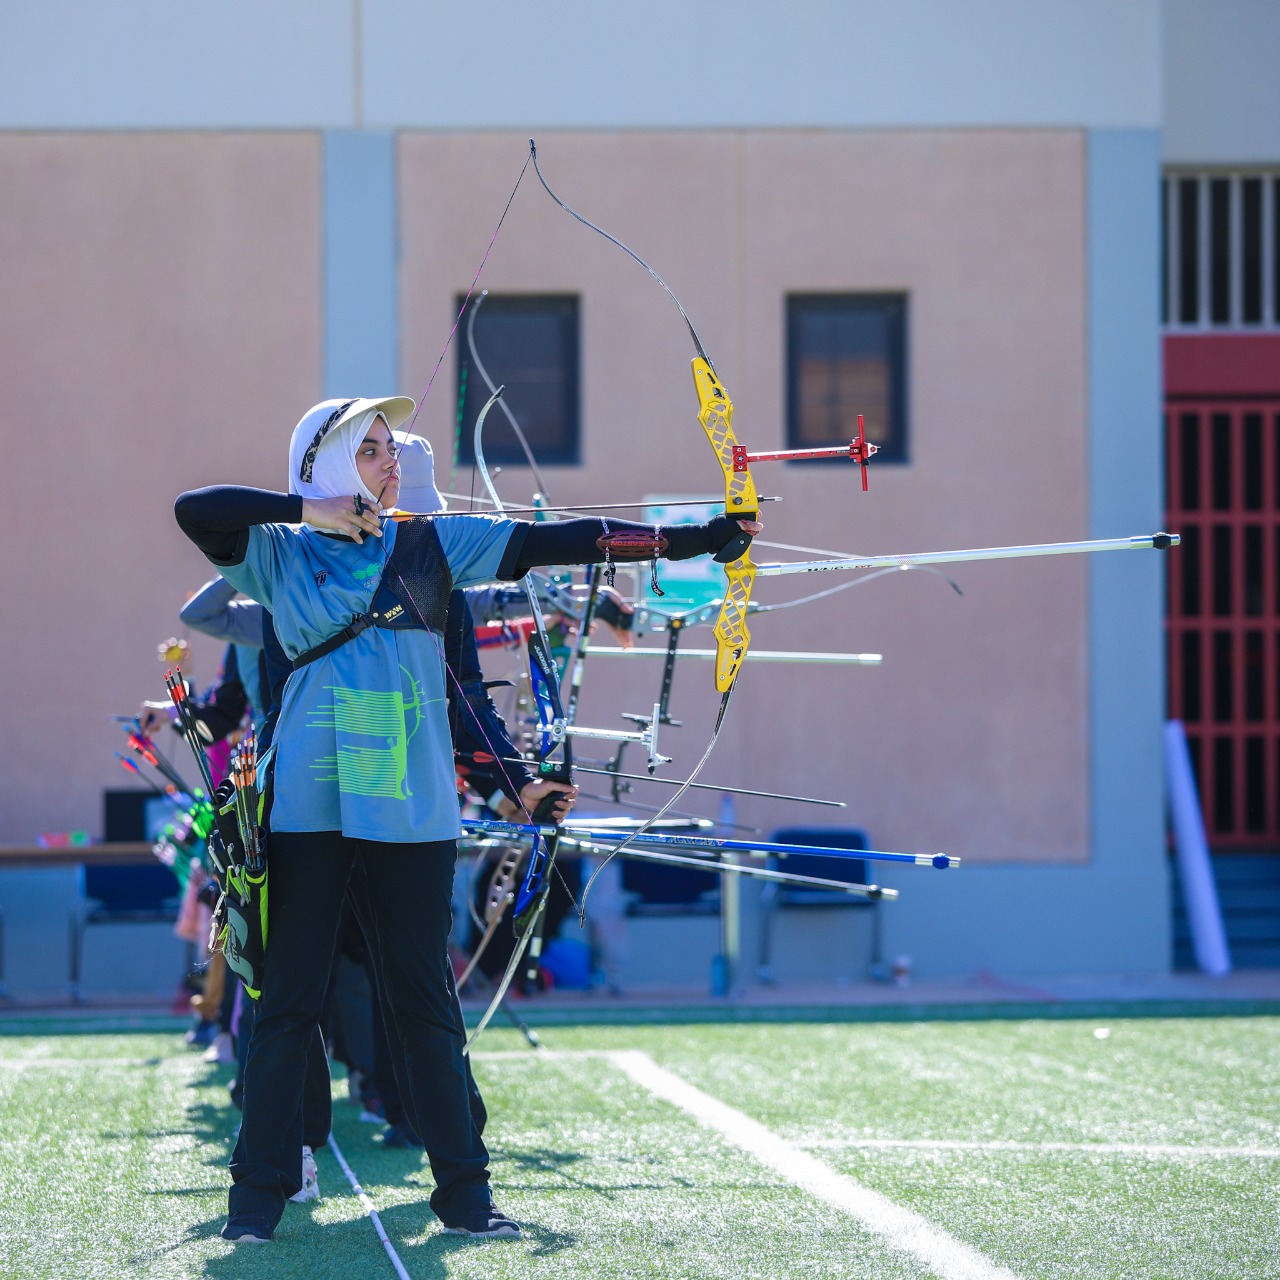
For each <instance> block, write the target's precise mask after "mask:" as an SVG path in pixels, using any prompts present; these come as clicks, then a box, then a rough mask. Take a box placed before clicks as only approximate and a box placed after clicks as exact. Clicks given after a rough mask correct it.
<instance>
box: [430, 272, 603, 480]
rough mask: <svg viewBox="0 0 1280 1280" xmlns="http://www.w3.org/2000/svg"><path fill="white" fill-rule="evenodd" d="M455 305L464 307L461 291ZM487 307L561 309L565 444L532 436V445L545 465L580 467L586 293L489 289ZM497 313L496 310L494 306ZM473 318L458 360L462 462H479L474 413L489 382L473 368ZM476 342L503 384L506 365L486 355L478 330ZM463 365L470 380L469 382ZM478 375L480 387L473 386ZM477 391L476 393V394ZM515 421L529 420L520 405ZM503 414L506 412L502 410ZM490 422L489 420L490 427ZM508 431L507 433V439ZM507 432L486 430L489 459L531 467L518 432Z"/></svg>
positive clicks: (558, 319) (532, 310) (485, 395)
mask: <svg viewBox="0 0 1280 1280" xmlns="http://www.w3.org/2000/svg"><path fill="white" fill-rule="evenodd" d="M454 303H455V307H456V308H458V309H460V308H461V306H462V295H458V296H457V297H456V298H455V300H454ZM484 306H485V307H486V308H495V307H496V308H498V309H502V310H503V311H505V312H506V313H507V315H508V316H509V315H511V314H513V313H516V312H521V311H523V312H527V313H536V312H542V313H543V314H546V313H547V312H548V311H549V310H550V309H551V308H555V309H558V310H560V311H561V314H560V315H556V316H553V318H554V319H555V320H556V322H557V324H558V325H559V326H561V327H562V354H563V364H562V366H561V369H560V375H561V383H562V387H563V396H564V401H565V409H564V412H565V418H566V421H565V422H564V424H563V430H562V433H561V440H562V446H561V447H560V448H558V449H555V450H548V448H547V446H546V445H545V443H543V444H541V445H538V444H535V443H534V442H533V441H531V442H530V448H531V449H532V451H533V455H534V458H535V459H536V460H537V463H538V465H539V466H540V467H578V466H581V465H582V295H581V294H579V293H571V292H558V291H557V292H537V293H532V292H529V293H519V292H512V293H490V294H489V295H488V296H487V297H486V298H485V301H484ZM490 314H492V312H490ZM483 316H484V313H483V312H482V313H481V315H480V316H479V317H478V324H482V323H483ZM469 321H470V316H464V317H463V319H462V324H461V325H460V326H459V329H460V332H459V334H458V338H459V341H458V345H457V358H456V360H455V364H454V377H455V386H456V387H457V400H458V415H459V418H460V419H461V424H462V429H461V431H460V433H459V434H458V437H457V441H456V447H455V452H456V454H457V457H456V459H455V462H456V465H457V466H472V465H474V462H475V415H478V413H479V410H480V407H482V406H483V405H484V403H485V401H486V400H487V399H488V391H487V389H486V388H485V386H484V383H483V380H482V379H480V375H479V373H478V371H477V370H476V369H475V368H474V361H473V360H472V356H471V351H470V347H469V344H468V343H467V340H466V332H465V330H466V327H467V325H468V323H469ZM477 346H478V347H479V356H480V360H481V362H482V363H483V364H484V367H485V369H486V370H487V371H488V373H489V376H490V377H491V378H492V379H493V380H494V383H495V384H496V385H498V386H502V385H504V382H503V379H502V377H501V376H500V375H501V370H500V369H495V368H494V367H493V364H492V361H491V360H490V359H489V358H487V357H486V355H485V352H484V349H483V347H481V346H480V344H479V334H477ZM464 371H465V376H466V383H465V385H464V382H463V377H464ZM473 381H474V383H475V388H474V390H473V385H472V384H473ZM473 397H474V399H473ZM469 405H474V406H475V414H474V415H473V414H470V413H468V412H467V410H468V406H469ZM512 412H513V414H514V415H515V418H516V421H517V422H519V423H520V425H521V427H522V428H524V427H525V425H526V424H525V423H524V422H523V421H522V420H521V416H520V413H519V412H518V410H517V409H516V408H514V407H513V408H512ZM498 416H499V417H501V418H505V415H503V414H501V413H499V415H498ZM489 425H491V424H490V423H489V422H486V428H487V427H488V426H489ZM503 436H505V437H506V438H505V439H504V438H503ZM503 436H493V435H490V434H488V432H487V431H486V439H485V449H484V454H485V461H486V462H488V463H492V464H495V465H497V466H502V467H525V468H528V466H529V460H528V459H527V458H526V457H525V454H524V450H523V449H521V447H520V444H519V441H517V440H516V439H515V438H514V434H513V433H512V432H511V431H510V430H509V428H508V429H507V430H505V431H504V432H503Z"/></svg>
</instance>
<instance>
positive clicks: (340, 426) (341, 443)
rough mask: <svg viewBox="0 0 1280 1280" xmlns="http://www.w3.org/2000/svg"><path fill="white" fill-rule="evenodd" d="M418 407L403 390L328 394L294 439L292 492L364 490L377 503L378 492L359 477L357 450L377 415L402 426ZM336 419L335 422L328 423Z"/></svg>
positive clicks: (326, 494)
mask: <svg viewBox="0 0 1280 1280" xmlns="http://www.w3.org/2000/svg"><path fill="white" fill-rule="evenodd" d="M412 412H413V401H412V400H410V399H408V398H407V397H404V396H392V397H388V398H386V399H383V400H325V401H322V402H321V403H320V404H317V405H313V406H312V407H311V408H310V409H308V410H307V412H306V413H305V414H303V415H302V418H301V420H300V421H299V422H298V425H297V426H296V427H294V429H293V436H292V438H291V439H290V441H289V492H290V493H296V494H299V495H301V496H302V497H304V498H336V497H341V496H343V495H344V494H350V495H352V496H355V495H356V494H359V495H360V497H361V498H363V499H364V501H365V502H366V503H368V504H369V505H370V506H372V507H378V506H380V505H381V504H380V503H379V501H378V496H377V495H376V494H374V493H372V492H371V491H370V490H369V487H368V486H367V485H366V484H365V482H364V481H363V480H362V479H361V478H360V472H359V470H358V469H357V468H356V451H357V450H358V449H359V448H360V446H361V444H363V443H364V438H365V436H366V435H368V434H369V428H370V427H371V426H372V425H373V423H374V420H375V419H376V418H378V417H381V418H382V420H383V421H384V422H386V423H387V425H388V428H389V429H390V428H394V427H397V426H399V425H400V424H401V423H402V422H404V421H406V420H407V419H408V417H409V416H410V414H411V413H412ZM330 422H332V425H329V424H330Z"/></svg>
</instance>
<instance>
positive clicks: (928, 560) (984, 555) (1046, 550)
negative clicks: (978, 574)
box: [756, 533, 1182, 578]
mask: <svg viewBox="0 0 1280 1280" xmlns="http://www.w3.org/2000/svg"><path fill="white" fill-rule="evenodd" d="M1181 541H1182V537H1181V535H1180V534H1176V533H1151V534H1146V535H1143V536H1140V537H1136V538H1095V539H1092V540H1089V541H1086V542H1042V543H1037V544H1033V545H1030V546H1024V547H980V548H977V549H975V550H972V551H918V552H914V553H908V554H906V555H891V556H850V557H848V558H847V559H842V560H794V561H784V562H783V563H781V564H758V565H756V573H757V574H758V575H759V576H761V577H763V578H771V577H777V576H779V575H780V574H786V573H829V572H832V571H835V570H840V569H893V568H904V569H905V568H909V567H910V566H911V565H917V564H957V563H960V562H962V561H967V560H1015V559H1018V558H1019V557H1022V556H1070V555H1080V554H1083V553H1085V552H1093V551H1142V550H1151V549H1155V550H1156V551H1166V550H1168V549H1169V548H1170V547H1176V546H1177V545H1178V544H1179V543H1180V542H1181Z"/></svg>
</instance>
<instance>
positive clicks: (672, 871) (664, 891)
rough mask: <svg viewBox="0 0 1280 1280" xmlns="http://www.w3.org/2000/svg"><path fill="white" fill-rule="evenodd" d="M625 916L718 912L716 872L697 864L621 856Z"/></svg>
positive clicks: (718, 885) (709, 913) (718, 900)
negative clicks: (669, 862) (679, 864)
mask: <svg viewBox="0 0 1280 1280" xmlns="http://www.w3.org/2000/svg"><path fill="white" fill-rule="evenodd" d="M621 861H622V888H623V891H624V892H625V893H626V895H627V915H629V916H713V915H716V914H718V912H719V911H720V874H719V873H718V872H715V871H702V870H700V869H699V868H697V867H680V866H672V865H669V864H667V865H664V864H663V863H660V862H644V861H641V860H640V859H632V858H625V857H624V858H623V859H622V860H621Z"/></svg>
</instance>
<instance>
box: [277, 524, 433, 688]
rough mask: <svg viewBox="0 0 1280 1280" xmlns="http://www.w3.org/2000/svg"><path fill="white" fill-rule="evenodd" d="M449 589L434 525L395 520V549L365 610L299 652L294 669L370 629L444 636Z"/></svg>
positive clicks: (294, 661) (330, 651)
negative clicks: (413, 630) (365, 611)
mask: <svg viewBox="0 0 1280 1280" xmlns="http://www.w3.org/2000/svg"><path fill="white" fill-rule="evenodd" d="M452 591H453V575H452V574H451V573H450V572H449V562H448V561H447V560H446V559H445V554H444V548H443V547H442V546H441V545H440V535H439V534H438V533H437V532H436V525H435V521H434V520H432V519H431V518H430V517H427V516H415V517H413V518H412V519H409V520H401V521H398V522H397V528H396V545H395V547H394V548H393V549H392V552H391V556H390V558H389V559H388V560H387V563H386V566H385V567H384V568H383V571H382V580H381V581H380V582H379V583H378V589H377V590H376V591H375V592H374V593H373V605H372V607H371V608H370V610H369V612H368V613H358V614H356V616H355V617H354V618H352V619H351V621H350V622H349V623H347V625H346V626H345V627H343V628H342V630H341V631H339V632H338V633H337V635H333V636H330V637H329V638H328V639H327V640H324V641H322V642H321V643H320V644H318V645H316V646H315V648H314V649H308V650H307V651H306V653H300V654H299V655H298V656H297V657H296V658H294V660H293V669H294V670H295V671H297V670H298V668H299V667H305V666H306V665H307V664H308V663H309V662H314V661H315V660H316V659H317V658H323V657H324V655H325V654H326V653H332V652H333V651H334V650H335V649H337V648H338V647H339V646H340V645H344V644H346V643H347V641H348V640H354V639H355V637H356V636H358V635H359V634H360V633H361V632H362V631H367V630H368V629H369V628H370V627H385V628H386V629H388V630H391V631H401V630H412V629H414V628H416V629H417V630H419V631H424V630H427V629H430V630H432V631H439V632H443V631H444V629H445V622H446V620H447V618H448V615H449V596H450V594H451V593H452Z"/></svg>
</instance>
